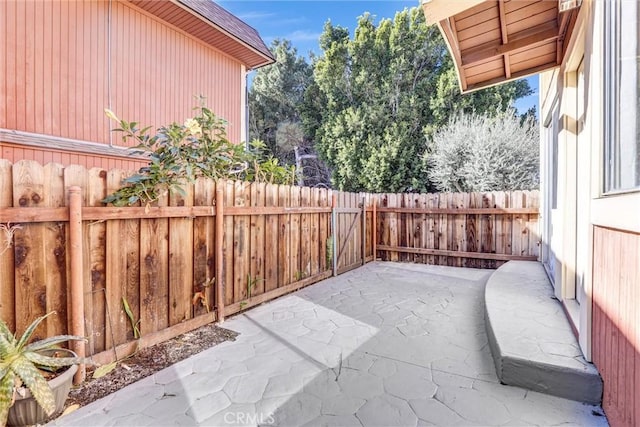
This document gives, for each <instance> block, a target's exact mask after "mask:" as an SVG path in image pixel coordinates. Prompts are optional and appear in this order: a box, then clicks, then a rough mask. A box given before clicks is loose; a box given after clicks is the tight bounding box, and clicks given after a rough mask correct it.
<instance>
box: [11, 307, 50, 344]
mask: <svg viewBox="0 0 640 427" xmlns="http://www.w3.org/2000/svg"><path fill="white" fill-rule="evenodd" d="M52 314H55V311H51V312H49V313H47V314H45V315H44V316H40V317H38V318H37V319H36V320H34V321H33V322H32V323H31V324H30V325H29V327H27V329H26V330H25V331H24V333H23V334H22V336H21V337H20V341H18V345H16V347H17V348H18V349H22V347H24V346H25V345H26V344H27V342H29V340H30V339H31V335H33V333H34V332H35V330H36V328H37V327H38V326H40V323H42V321H43V320H44V319H46V318H47V317H49V316H51V315H52Z"/></svg>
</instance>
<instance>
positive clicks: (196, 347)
mask: <svg viewBox="0 0 640 427" xmlns="http://www.w3.org/2000/svg"><path fill="white" fill-rule="evenodd" d="M237 335H238V334H237V333H235V332H232V331H229V330H227V329H223V328H220V327H217V326H215V325H213V324H211V325H205V326H203V327H201V328H198V329H196V330H194V331H191V332H187V333H185V334H182V335H179V336H177V337H175V338H173V339H170V340H168V341H165V342H162V343H160V344H156V345H154V346H152V347H148V348H145V349H142V350H140V351H138V352H137V353H135V354H134V355H133V356H131V357H129V358H127V359H126V360H122V362H121V363H118V365H117V367H116V368H115V369H114V370H113V371H111V372H110V373H108V374H107V375H105V376H104V377H101V378H96V379H92V374H93V369H92V368H87V378H88V379H87V381H85V382H84V383H83V384H82V385H80V386H78V387H74V388H73V389H72V390H71V393H69V398H68V399H67V403H66V405H65V407H67V408H68V407H70V406H72V405H76V404H77V405H80V406H84V405H87V404H89V403H91V402H93V401H94V400H98V399H100V398H102V397H104V396H107V395H109V394H111V393H113V392H115V391H117V390H120V389H121V388H123V387H125V386H127V385H129V384H132V383H134V382H136V381H138V380H141V379H142V378H145V377H148V376H149V375H153V374H154V373H155V372H157V371H160V370H162V369H164V368H166V367H168V366H170V365H172V364H174V363H176V362H179V361H181V360H183V359H186V358H187V357H189V356H192V355H194V354H197V353H200V352H201V351H203V350H206V349H208V348H210V347H213V346H214V345H217V344H219V343H221V342H224V341H235V339H236V336H237Z"/></svg>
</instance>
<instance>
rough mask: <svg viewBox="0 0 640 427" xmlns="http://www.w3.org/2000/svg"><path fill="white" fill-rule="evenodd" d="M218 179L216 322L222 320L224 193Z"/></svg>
mask: <svg viewBox="0 0 640 427" xmlns="http://www.w3.org/2000/svg"><path fill="white" fill-rule="evenodd" d="M219 185H220V181H218V182H217V183H216V240H215V242H216V243H215V246H216V281H215V286H216V303H217V311H218V313H217V320H218V323H222V322H224V276H223V274H224V272H223V270H224V260H223V252H222V249H223V243H224V193H223V192H222V189H221V188H219Z"/></svg>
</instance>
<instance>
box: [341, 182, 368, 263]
mask: <svg viewBox="0 0 640 427" xmlns="http://www.w3.org/2000/svg"><path fill="white" fill-rule="evenodd" d="M334 194H335V195H334V201H333V202H334V207H333V229H334V230H335V235H334V253H333V266H334V269H333V270H334V274H336V275H337V274H342V273H344V272H345V271H349V270H352V269H354V268H356V267H359V266H361V265H363V264H364V263H365V257H366V254H367V246H366V245H367V240H368V239H367V238H366V236H367V219H366V218H367V217H366V204H365V197H363V196H362V195H360V194H357V193H343V192H336V193H334Z"/></svg>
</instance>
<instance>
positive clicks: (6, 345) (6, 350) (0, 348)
mask: <svg viewBox="0 0 640 427" xmlns="http://www.w3.org/2000/svg"><path fill="white" fill-rule="evenodd" d="M15 352H16V346H15V343H14V342H12V340H10V339H7V337H6V336H5V335H4V334H2V333H0V360H5V359H7V358H8V357H9V356H10V355H11V354H14V353H15Z"/></svg>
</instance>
